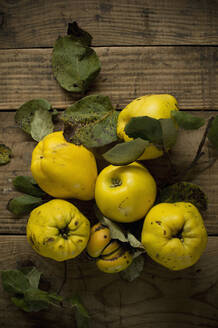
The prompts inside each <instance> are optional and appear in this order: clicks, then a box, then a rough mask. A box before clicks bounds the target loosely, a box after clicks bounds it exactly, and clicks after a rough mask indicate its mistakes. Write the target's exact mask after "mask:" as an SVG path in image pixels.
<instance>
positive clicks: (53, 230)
mask: <svg viewBox="0 0 218 328" xmlns="http://www.w3.org/2000/svg"><path fill="white" fill-rule="evenodd" d="M89 234H90V223H89V220H88V219H87V218H86V217H85V216H84V215H83V214H82V213H81V212H80V211H79V210H78V209H77V208H76V207H75V206H74V205H73V204H71V203H69V202H67V201H65V200H62V199H53V200H51V201H49V202H47V203H45V204H43V205H41V206H39V207H37V208H35V209H34V210H33V211H32V212H31V214H30V217H29V220H28V223H27V240H28V242H29V243H30V245H31V246H32V248H33V249H34V250H35V251H36V252H37V253H39V254H40V255H42V256H45V257H49V258H51V259H53V260H56V261H65V260H69V259H73V258H75V257H76V256H78V255H79V254H80V253H81V252H82V251H83V250H84V249H85V248H86V245H87V242H88V240H89Z"/></svg>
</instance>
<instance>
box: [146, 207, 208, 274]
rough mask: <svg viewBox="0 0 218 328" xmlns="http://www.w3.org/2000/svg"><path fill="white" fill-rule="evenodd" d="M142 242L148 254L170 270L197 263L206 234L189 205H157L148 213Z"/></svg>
mask: <svg viewBox="0 0 218 328" xmlns="http://www.w3.org/2000/svg"><path fill="white" fill-rule="evenodd" d="M142 243H143V245H144V247H145V249H146V251H147V253H148V255H149V256H150V257H151V258H152V259H153V260H154V261H156V262H158V263H160V264H161V265H163V266H165V267H167V268H168V269H170V270H182V269H185V268H188V267H189V266H191V265H193V264H194V263H196V262H197V261H198V260H199V258H200V256H201V254H202V253H203V251H204V249H205V247H206V245H207V231H206V228H205V226H204V221H203V218H202V216H201V214H200V212H199V211H198V209H197V208H196V207H195V206H194V205H193V204H191V203H186V202H178V203H160V204H158V205H156V206H154V207H152V209H151V210H150V211H149V212H148V214H147V216H146V218H145V221H144V225H143V229H142Z"/></svg>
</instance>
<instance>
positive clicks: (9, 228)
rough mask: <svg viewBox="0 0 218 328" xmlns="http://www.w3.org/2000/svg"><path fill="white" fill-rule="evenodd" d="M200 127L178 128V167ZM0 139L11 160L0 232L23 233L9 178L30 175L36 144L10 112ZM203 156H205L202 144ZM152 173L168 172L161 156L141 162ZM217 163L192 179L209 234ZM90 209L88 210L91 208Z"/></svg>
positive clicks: (0, 125)
mask: <svg viewBox="0 0 218 328" xmlns="http://www.w3.org/2000/svg"><path fill="white" fill-rule="evenodd" d="M212 114H213V113H212V112H203V113H201V114H199V113H198V115H201V116H204V117H206V118H208V117H209V116H211V115H212ZM203 129H204V128H201V129H200V130H199V131H194V132H187V131H186V132H182V133H181V134H180V137H179V139H178V142H177V144H176V146H175V147H174V150H173V152H172V160H173V161H174V162H175V163H176V164H178V163H180V166H181V170H183V169H184V167H186V165H187V164H188V163H190V162H191V160H192V158H193V157H194V154H195V152H196V150H197V147H198V144H199V142H200V139H201V137H202V134H203ZM0 143H6V144H7V145H8V146H10V147H11V148H12V151H13V155H14V157H13V159H12V160H11V163H9V164H8V165H5V166H0V186H1V187H0V208H1V211H0V222H1V224H0V234H2V233H6V234H24V233H25V229H26V228H25V227H26V220H27V218H19V219H18V218H16V217H14V216H13V215H12V214H10V213H9V212H8V211H7V209H6V206H7V202H8V200H9V199H11V198H13V197H15V195H18V193H17V192H15V190H14V189H13V187H12V183H11V181H12V179H13V178H14V177H15V176H17V175H30V161H31V152H32V150H33V148H34V146H35V145H36V143H35V142H34V141H32V140H31V138H30V137H29V136H28V135H26V134H25V133H24V132H23V131H22V130H20V129H19V128H18V127H16V126H15V123H14V113H11V112H1V113H0ZM205 152H206V155H205V159H208V155H207V148H206V147H205ZM144 163H145V165H147V166H148V167H149V168H150V170H151V172H152V174H153V175H154V176H155V177H156V178H157V177H159V176H164V175H167V174H168V171H167V170H168V163H167V161H166V159H165V158H162V159H157V160H154V161H147V162H144ZM217 181H218V166H217V163H216V164H215V165H214V166H213V167H212V168H210V169H208V170H207V171H205V172H204V173H202V174H201V175H199V176H198V177H196V178H195V180H194V182H196V183H197V184H199V185H200V186H201V187H202V189H203V190H204V191H205V193H206V194H207V196H208V199H209V209H208V211H207V212H206V213H205V215H204V217H205V223H206V226H207V230H208V233H209V234H218V220H217V219H218V203H217V195H218V183H217ZM76 205H78V206H79V207H80V209H81V211H82V212H83V213H84V214H85V215H87V216H88V217H92V215H90V211H92V208H93V203H92V202H88V203H87V202H83V203H78V202H77V203H76ZM91 213H92V212H91Z"/></svg>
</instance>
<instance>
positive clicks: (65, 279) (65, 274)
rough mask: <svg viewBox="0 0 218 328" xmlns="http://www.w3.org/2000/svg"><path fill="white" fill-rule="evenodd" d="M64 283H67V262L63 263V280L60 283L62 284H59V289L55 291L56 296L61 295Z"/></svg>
mask: <svg viewBox="0 0 218 328" xmlns="http://www.w3.org/2000/svg"><path fill="white" fill-rule="evenodd" d="M66 281H67V261H64V278H63V281H62V283H61V286H60V288H59V289H58V291H57V294H58V295H59V294H60V293H61V291H62V289H63V287H64V285H65V283H66Z"/></svg>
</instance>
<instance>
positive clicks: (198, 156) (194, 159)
mask: <svg viewBox="0 0 218 328" xmlns="http://www.w3.org/2000/svg"><path fill="white" fill-rule="evenodd" d="M213 120H214V117H213V116H212V117H210V119H209V120H208V122H207V126H206V129H205V131H204V134H203V137H202V139H201V142H200V144H199V146H198V150H197V153H196V155H195V157H194V158H193V160H192V162H191V163H190V164H189V165H188V166H187V167H186V169H185V170H183V172H181V173H180V174H178V175H177V176H176V177H175V178H176V181H179V180H181V179H184V178H185V177H186V176H187V174H188V172H189V171H190V170H191V169H192V168H193V167H194V166H195V165H196V164H197V162H198V161H199V159H200V158H201V157H202V156H203V155H204V152H203V151H202V149H203V146H204V144H205V141H206V137H207V134H208V131H209V129H210V127H211V124H212V122H213Z"/></svg>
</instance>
